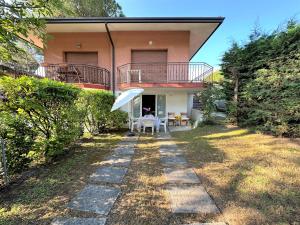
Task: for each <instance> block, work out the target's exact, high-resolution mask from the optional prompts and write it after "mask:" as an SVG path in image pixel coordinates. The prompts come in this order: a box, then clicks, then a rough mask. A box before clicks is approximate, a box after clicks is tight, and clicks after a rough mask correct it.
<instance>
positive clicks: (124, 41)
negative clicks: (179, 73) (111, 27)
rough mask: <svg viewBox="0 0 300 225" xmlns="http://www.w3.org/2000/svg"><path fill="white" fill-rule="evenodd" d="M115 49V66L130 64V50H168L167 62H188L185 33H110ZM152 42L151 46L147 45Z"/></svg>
mask: <svg viewBox="0 0 300 225" xmlns="http://www.w3.org/2000/svg"><path fill="white" fill-rule="evenodd" d="M112 38H113V40H114V43H115V48H116V65H117V66H121V65H124V64H126V63H130V62H131V50H147V49H153V50H154V49H155V50H168V62H188V61H189V32H187V31H155V32H154V31H127V32H121V31H119V32H112ZM149 41H152V45H150V44H149Z"/></svg>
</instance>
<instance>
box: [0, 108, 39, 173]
mask: <svg viewBox="0 0 300 225" xmlns="http://www.w3.org/2000/svg"><path fill="white" fill-rule="evenodd" d="M35 136H36V135H35V132H34V130H33V129H31V127H30V126H29V125H28V124H27V123H26V122H25V120H23V119H22V118H20V117H19V116H17V115H12V114H10V113H7V112H3V111H2V112H0V137H1V138H2V139H3V140H5V147H6V158H7V162H8V165H7V166H8V171H9V173H11V174H12V173H16V172H20V171H22V170H24V169H25V168H27V167H28V165H29V163H30V162H31V158H30V151H31V150H32V149H33V145H34V139H35Z"/></svg>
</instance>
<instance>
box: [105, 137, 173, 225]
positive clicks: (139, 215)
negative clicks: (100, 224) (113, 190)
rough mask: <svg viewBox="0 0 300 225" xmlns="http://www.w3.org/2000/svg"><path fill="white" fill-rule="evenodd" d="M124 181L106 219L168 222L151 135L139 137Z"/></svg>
mask: <svg viewBox="0 0 300 225" xmlns="http://www.w3.org/2000/svg"><path fill="white" fill-rule="evenodd" d="M135 152H136V153H135V155H134V157H133V160H132V163H131V165H130V168H129V170H128V173H127V175H126V177H125V179H124V181H123V185H122V187H121V188H122V195H121V196H120V198H119V199H118V200H117V202H116V203H115V206H114V208H113V209H112V211H111V214H110V217H109V219H108V222H107V223H108V224H113V225H125V224H126V225H129V224H130V225H132V224H138V225H146V224H147V225H154V224H155V225H159V224H168V223H167V221H168V218H169V215H170V211H169V209H168V208H169V206H168V202H167V200H166V197H165V193H164V192H163V185H164V183H165V178H164V176H163V174H162V167H161V165H160V161H159V150H158V145H157V144H156V142H155V139H154V138H153V137H149V136H141V137H140V138H139V141H138V144H137V146H136V149H135Z"/></svg>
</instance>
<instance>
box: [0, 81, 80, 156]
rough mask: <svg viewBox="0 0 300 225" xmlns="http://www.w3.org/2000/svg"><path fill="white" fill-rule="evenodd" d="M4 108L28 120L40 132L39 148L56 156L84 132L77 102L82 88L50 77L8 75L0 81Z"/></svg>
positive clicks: (2, 106) (38, 136)
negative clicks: (81, 129)
mask: <svg viewBox="0 0 300 225" xmlns="http://www.w3.org/2000/svg"><path fill="white" fill-rule="evenodd" d="M0 90H1V93H2V94H3V96H4V97H3V99H4V100H3V101H2V102H1V104H0V107H1V110H2V111H6V112H8V113H11V114H16V115H17V116H18V117H20V118H22V119H24V120H25V121H26V123H27V124H28V125H29V126H31V127H32V130H34V131H35V132H36V133H37V134H38V135H37V138H36V139H35V147H36V148H37V149H39V150H40V151H41V153H43V155H45V156H46V158H49V157H54V156H57V155H59V154H62V153H63V152H64V148H65V147H66V146H67V145H68V144H70V143H71V142H72V141H74V140H75V138H77V137H78V136H79V134H80V123H79V119H80V118H79V114H78V112H77V109H76V105H75V101H76V99H77V96H78V95H79V92H80V90H79V89H78V88H75V87H73V86H71V85H67V84H63V83H61V82H57V81H52V80H48V79H37V78H29V77H25V76H24V77H21V78H19V79H13V78H9V77H4V78H2V79H1V80H0Z"/></svg>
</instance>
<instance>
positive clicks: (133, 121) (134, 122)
mask: <svg viewBox="0 0 300 225" xmlns="http://www.w3.org/2000/svg"><path fill="white" fill-rule="evenodd" d="M135 126H136V129H137V130H138V132H141V130H140V129H141V128H140V126H139V118H134V117H131V118H130V119H129V127H130V129H131V132H133V130H134V127H135Z"/></svg>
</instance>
